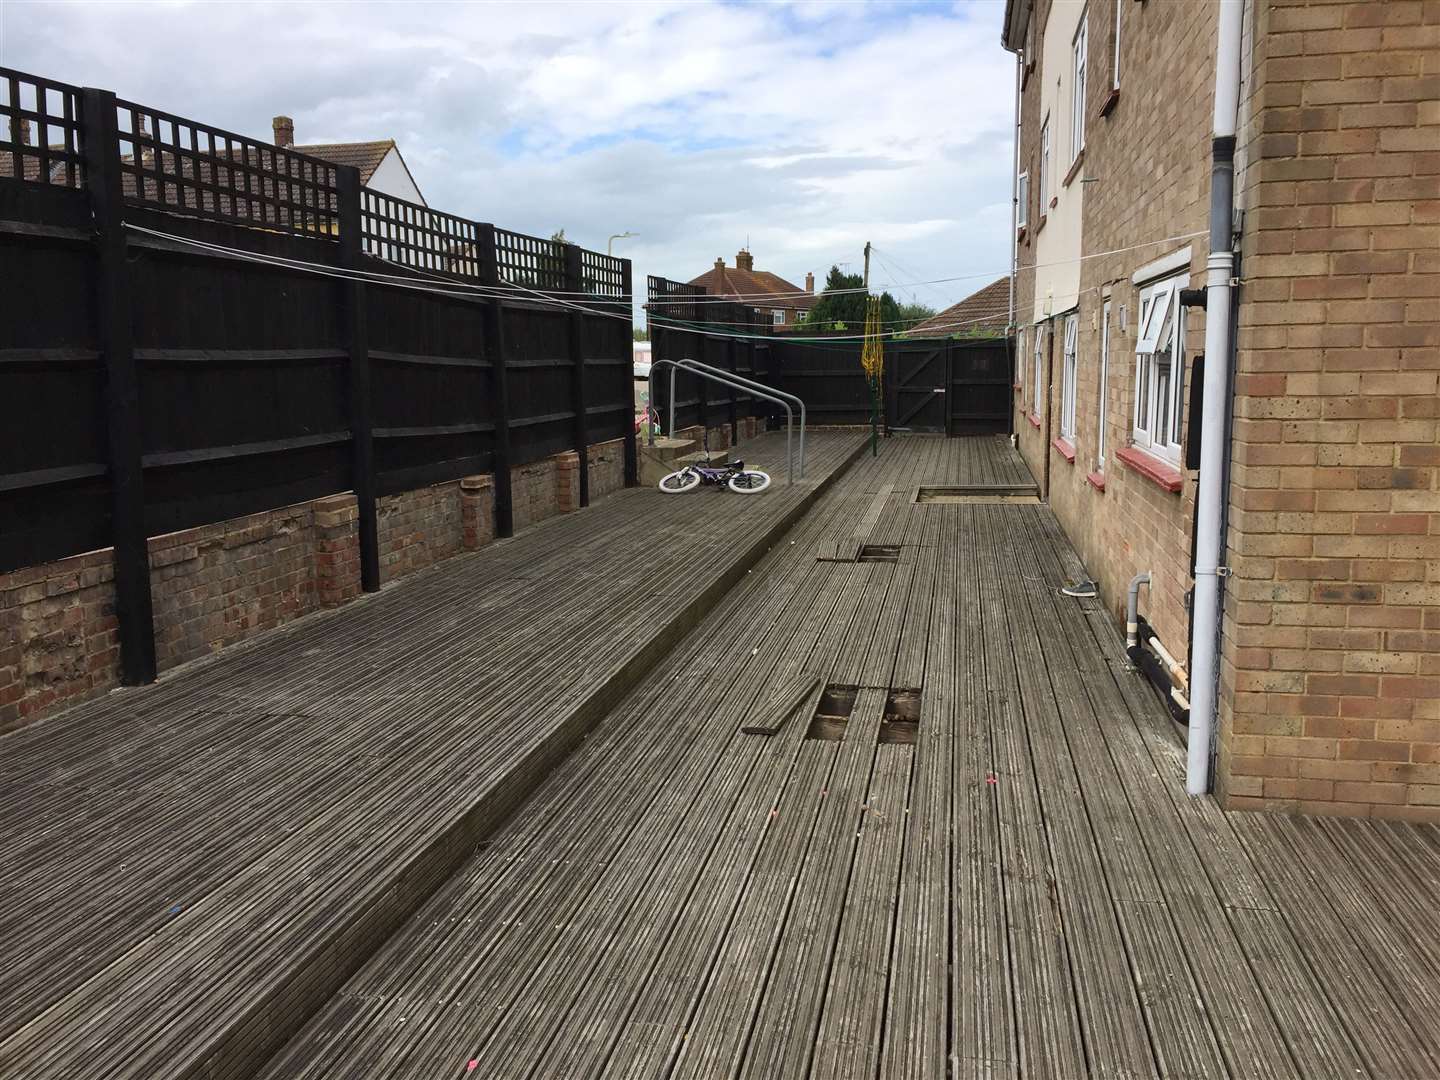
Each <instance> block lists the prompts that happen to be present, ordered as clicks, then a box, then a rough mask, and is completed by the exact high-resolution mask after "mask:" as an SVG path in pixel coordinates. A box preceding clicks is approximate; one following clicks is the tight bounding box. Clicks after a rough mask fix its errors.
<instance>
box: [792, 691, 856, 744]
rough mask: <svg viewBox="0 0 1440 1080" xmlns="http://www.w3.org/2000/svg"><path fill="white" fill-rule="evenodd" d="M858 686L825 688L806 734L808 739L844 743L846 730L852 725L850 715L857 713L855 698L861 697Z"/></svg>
mask: <svg viewBox="0 0 1440 1080" xmlns="http://www.w3.org/2000/svg"><path fill="white" fill-rule="evenodd" d="M859 693H860V688H859V687H858V686H836V685H833V684H832V685H830V686H827V687H825V692H824V693H823V694H821V695H820V701H819V702H818V703H817V704H816V706H815V715H814V716H813V717H812V718H811V720H810V727H809V728H808V729H807V730H806V732H805V737H806V738H807V739H820V740H823V741H824V742H844V741H845V728H846V727H847V726H848V725H849V723H850V714H851V713H852V712H854V711H855V698H856V697H857V696H859Z"/></svg>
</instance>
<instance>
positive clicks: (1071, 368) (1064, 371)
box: [1060, 311, 1080, 446]
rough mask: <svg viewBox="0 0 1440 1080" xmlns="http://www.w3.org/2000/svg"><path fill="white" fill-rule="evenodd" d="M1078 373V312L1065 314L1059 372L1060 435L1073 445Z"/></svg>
mask: <svg viewBox="0 0 1440 1080" xmlns="http://www.w3.org/2000/svg"><path fill="white" fill-rule="evenodd" d="M1079 374H1080V313H1079V312H1077V311H1072V312H1071V313H1070V314H1069V315H1066V316H1065V351H1064V354H1063V362H1062V368H1061V374H1060V437H1061V438H1062V439H1064V440H1065V441H1066V442H1068V443H1069V444H1070V445H1071V446H1074V445H1075V413H1076V408H1075V398H1076V387H1077V385H1078V381H1079V380H1078V376H1079Z"/></svg>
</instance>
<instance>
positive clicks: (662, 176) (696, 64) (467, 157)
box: [0, 0, 1015, 308]
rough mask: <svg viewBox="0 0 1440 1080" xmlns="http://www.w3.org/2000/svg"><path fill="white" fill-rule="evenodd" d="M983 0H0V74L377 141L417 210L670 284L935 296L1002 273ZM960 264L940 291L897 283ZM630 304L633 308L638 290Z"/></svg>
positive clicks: (1002, 115) (1005, 96) (248, 126)
mask: <svg viewBox="0 0 1440 1080" xmlns="http://www.w3.org/2000/svg"><path fill="white" fill-rule="evenodd" d="M1003 11H1004V4H1003V0H961V2H956V3H868V2H843V3H842V2H827V0H804V2H795V3H775V4H759V3H712V2H706V0H694V2H683V3H682V2H659V3H643V2H635V3H623V4H621V3H616V4H609V3H587V4H579V5H571V4H560V3H539V2H536V3H527V4H502V3H494V4H481V3H466V2H450V3H440V4H430V3H419V2H414V3H390V2H344V3H342V2H327V0H311V2H306V3H293V4H271V3H250V2H234V0H231V2H217V0H210V2H188V3H186V2H174V0H152V2H148V3H117V2H96V3H90V2H84V0H80V2H66V3H59V2H53V0H52V2H48V3H36V2H31V0H0V65H3V66H6V67H11V68H18V69H19V70H22V71H26V72H29V73H32V74H37V75H44V76H47V77H50V78H54V79H58V80H60V81H63V82H70V83H77V84H80V85H88V86H99V87H103V88H106V89H111V90H114V91H116V92H117V93H118V94H119V95H120V96H121V97H122V98H128V99H130V100H132V101H137V102H141V103H143V104H145V105H148V106H151V107H154V108H158V109H162V110H165V111H168V112H171V113H174V114H178V115H180V116H185V117H191V118H194V119H196V120H200V121H203V122H206V123H209V124H213V125H215V126H218V127H222V128H226V129H229V130H231V131H237V132H240V133H243V134H247V135H252V136H257V137H265V138H267V139H268V137H269V136H268V132H269V131H270V121H271V117H273V116H274V115H276V114H277V113H283V114H286V115H289V116H291V117H293V118H294V120H295V135H296V141H297V142H300V143H306V142H331V141H348V140H366V139H376V138H391V137H393V138H394V139H396V140H397V142H398V143H399V146H400V150H401V153H402V154H403V156H404V158H405V161H406V163H407V164H408V165H409V167H410V170H411V172H412V173H413V174H414V176H415V178H416V181H417V182H418V184H419V186H420V189H421V191H423V192H424V194H425V197H426V199H427V200H428V202H429V204H430V205H431V206H433V207H435V208H437V209H441V210H446V211H449V212H451V213H456V214H461V215H464V216H466V217H471V218H474V219H477V220H481V221H490V222H494V223H495V224H497V225H501V226H504V227H506V228H510V229H515V230H518V231H521V232H528V233H533V234H538V235H541V236H549V235H550V234H551V233H552V232H554V231H555V230H556V229H562V228H563V229H564V230H565V235H566V237H567V238H568V239H570V240H572V241H574V242H576V243H579V244H581V245H583V246H585V247H589V248H593V249H595V250H599V251H604V250H605V245H606V241H607V239H608V237H609V236H610V235H611V234H614V233H622V232H626V231H630V232H634V233H637V234H639V235H638V236H636V237H634V238H632V239H628V240H621V241H616V244H615V253H616V254H617V255H624V256H626V257H628V258H630V259H632V260H633V261H634V273H635V281H636V282H637V285H640V284H642V283H643V282H644V276H645V275H646V274H659V275H663V276H666V277H670V278H675V279H678V280H689V279H690V278H693V277H696V276H698V275H699V274H701V273H703V272H704V271H705V270H706V269H708V268H709V267H710V266H711V265H713V263H714V260H715V259H716V257H718V256H723V257H724V258H725V261H726V263H727V265H731V266H733V265H734V261H735V253H736V251H737V250H738V249H740V248H741V247H743V246H745V245H747V244H748V245H749V248H750V250H751V251H752V252H753V254H754V257H755V267H756V269H759V270H770V271H773V272H775V273H778V274H779V275H781V276H782V277H784V278H786V279H788V280H790V281H792V282H795V283H796V284H803V282H804V278H805V274H806V272H807V271H813V272H814V273H815V276H816V279H817V282H821V283H823V279H824V276H825V273H826V271H827V270H828V269H829V268H830V266H831V265H832V264H837V263H838V264H842V268H844V269H847V270H848V271H850V272H857V273H858V272H859V270H860V267H861V264H862V261H863V254H862V252H863V248H864V245H865V242H866V241H867V240H868V241H870V242H871V243H872V244H873V245H874V252H875V258H874V261H873V262H872V268H871V280H872V283H873V284H874V285H876V286H877V287H880V286H892V285H903V286H904V287H900V288H892V290H891V291H892V292H894V293H895V294H896V295H897V296H898V297H899V298H900V299H901V300H912V299H913V300H916V301H919V302H922V303H926V304H929V305H930V306H931V307H935V308H941V307H944V306H945V305H947V304H949V303H953V302H954V301H956V300H959V299H961V298H963V297H964V296H966V295H968V294H969V293H971V292H973V291H975V290H976V289H978V288H980V287H982V286H983V285H985V284H987V283H988V282H989V281H991V280H993V279H994V278H995V277H999V276H1001V275H1002V274H1004V273H1005V272H1006V271H1007V268H1008V267H1009V264H1010V243H1009V228H1010V174H1011V168H1012V164H1011V163H1012V153H1013V145H1012V122H1013V112H1012V110H1013V103H1014V71H1015V69H1014V59H1013V57H1011V56H1010V55H1009V54H1007V53H1005V52H1004V51H1003V50H1002V49H1001V48H1000V21H1001V18H1002V15H1003ZM937 278H964V280H958V281H952V282H949V283H946V284H941V285H912V284H911V283H914V282H920V281H931V280H933V279H937ZM642 299H643V298H642Z"/></svg>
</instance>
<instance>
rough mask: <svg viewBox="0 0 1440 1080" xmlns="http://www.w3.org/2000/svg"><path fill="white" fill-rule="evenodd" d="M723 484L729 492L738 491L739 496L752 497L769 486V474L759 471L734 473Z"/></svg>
mask: <svg viewBox="0 0 1440 1080" xmlns="http://www.w3.org/2000/svg"><path fill="white" fill-rule="evenodd" d="M725 483H726V485H727V486H728V487H729V488H730V490H731V491H738V492H739V493H740V494H741V495H754V494H755V493H756V492H757V491H764V490H765V489H766V488H768V487H769V486H770V474H769V473H766V472H761V471H760V470H759V469H746V470H745V471H744V472H738V473H736V474H735V475H734V476H732V477H730V479H729V480H727V481H725Z"/></svg>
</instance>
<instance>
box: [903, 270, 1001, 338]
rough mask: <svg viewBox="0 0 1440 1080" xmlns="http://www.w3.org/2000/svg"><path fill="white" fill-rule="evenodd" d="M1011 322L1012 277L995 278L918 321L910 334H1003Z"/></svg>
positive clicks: (936, 335) (932, 335) (908, 332)
mask: <svg viewBox="0 0 1440 1080" xmlns="http://www.w3.org/2000/svg"><path fill="white" fill-rule="evenodd" d="M1009 325H1010V279H1009V278H1008V277H1002V278H996V279H995V280H994V281H992V282H991V283H990V284H989V285H986V286H985V287H984V288H983V289H980V290H979V291H978V292H973V293H971V294H970V295H969V296H967V297H965V299H964V300H961V301H960V302H959V303H958V304H951V305H950V306H949V307H948V308H946V309H945V310H944V311H942V312H940V313H939V314H938V315H932V316H930V318H928V319H926V320H925V321H924V322H922V323H917V324H916V325H915V326H912V327H911V328H910V329H909V330H907V331H905V333H906V334H907V335H910V336H914V337H927V336H928V337H950V336H951V335H953V334H976V333H980V334H993V333H997V332H998V333H1004V332H1005V329H1006V327H1008V326H1009Z"/></svg>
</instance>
